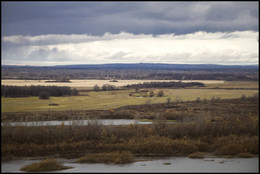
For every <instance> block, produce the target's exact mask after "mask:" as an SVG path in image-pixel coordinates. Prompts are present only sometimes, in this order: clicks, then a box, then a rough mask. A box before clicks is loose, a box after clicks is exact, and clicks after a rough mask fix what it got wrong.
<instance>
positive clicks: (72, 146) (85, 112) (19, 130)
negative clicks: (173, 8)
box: [1, 67, 259, 171]
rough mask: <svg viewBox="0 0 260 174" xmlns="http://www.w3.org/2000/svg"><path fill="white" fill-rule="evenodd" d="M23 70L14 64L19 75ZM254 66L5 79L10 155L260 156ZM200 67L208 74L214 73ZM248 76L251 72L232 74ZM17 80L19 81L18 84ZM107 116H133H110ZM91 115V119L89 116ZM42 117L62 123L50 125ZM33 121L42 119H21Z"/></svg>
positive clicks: (113, 161) (125, 159)
mask: <svg viewBox="0 0 260 174" xmlns="http://www.w3.org/2000/svg"><path fill="white" fill-rule="evenodd" d="M26 68H27V69H28V67H26ZM26 68H25V69H22V72H25V71H27V70H26ZM32 69H33V68H32ZM20 70H21V69H19V68H18V69H15V68H14V69H13V71H11V68H10V67H9V68H8V71H10V72H9V75H10V74H12V75H13V77H17V76H15V73H17V72H19V71H20ZM30 71H32V70H31V69H30ZM60 71H61V70H60ZM93 71H94V70H93ZM129 71H130V72H133V71H131V70H128V71H127V72H129ZM234 71H235V70H234ZM252 71H253V70H250V71H245V72H244V73H241V70H240V71H239V73H238V72H237V71H235V72H236V73H234V72H229V71H227V72H226V71H224V72H223V73H229V76H220V77H222V78H219V80H216V79H214V80H209V79H207V80H205V78H204V80H196V78H195V76H194V77H193V80H186V81H185V80H179V79H172V80H154V79H145V80H127V79H118V78H116V77H117V76H111V77H110V78H111V79H117V80H100V79H98V80H91V81H89V79H85V80H82V81H81V85H80V86H78V84H77V83H78V82H77V83H76V82H75V81H74V79H69V81H70V83H68V82H64V81H63V82H62V81H59V82H57V78H56V79H55V78H52V79H48V81H55V80H56V81H55V82H53V83H48V82H45V81H43V80H42V79H40V80H36V81H38V82H39V81H41V82H39V83H43V84H44V85H41V84H37V85H36V84H34V85H33V86H32V84H30V83H31V82H32V80H30V78H33V76H32V75H30V78H29V77H26V76H24V77H23V79H20V78H18V79H17V80H2V90H1V92H2V103H1V108H2V111H1V122H2V124H1V152H2V153H1V157H2V161H5V162H8V161H10V162H11V161H15V160H22V159H28V158H29V159H37V160H38V161H39V159H41V160H42V161H41V162H39V163H37V164H28V166H23V167H22V168H21V170H22V171H37V170H38V171H45V169H42V168H46V170H47V171H55V170H62V169H65V168H66V166H63V165H62V164H60V162H59V160H60V159H68V160H72V161H73V163H78V164H86V165H88V164H91V163H104V164H106V165H118V164H124V165H127V164H134V163H138V162H140V161H142V160H143V159H144V158H145V159H146V161H147V159H148V161H149V160H151V159H153V158H159V159H164V158H170V157H179V158H183V157H186V158H189V159H194V160H196V159H208V158H214V159H215V158H225V159H231V158H234V159H236V158H239V159H241V158H246V159H247V158H248V159H258V154H259V96H258V81H256V80H255V79H256V78H258V74H256V72H252ZM62 72H64V73H65V72H67V71H65V70H64V71H62ZM69 72H70V73H72V74H73V72H74V71H73V70H70V71H69ZM95 72H98V70H96V71H95ZM107 72H108V74H113V73H115V72H116V71H115V70H107ZM120 72H121V74H124V73H123V70H121V71H120ZM152 72H153V73H154V71H152ZM194 72H195V73H194V74H200V76H199V77H201V78H200V79H203V77H208V76H210V75H209V74H212V72H208V73H207V71H203V73H201V71H199V72H198V71H195V70H194ZM59 73H61V72H59ZM149 73H150V72H149V71H148V72H147V74H149ZM168 73H169V72H168ZM171 73H172V72H171ZM183 73H184V75H186V76H187V72H183ZM25 74H26V73H25ZM130 74H131V73H130ZM189 74H191V73H189ZM237 74H239V76H238V75H237ZM249 74H250V75H249ZM4 75H5V73H4V74H3V75H2V78H3V77H4ZM36 75H39V76H40V75H42V76H43V75H44V73H43V74H36ZM45 75H46V74H45ZM66 75H67V74H66ZM207 75H208V76H207ZM253 75H254V76H253ZM121 76H122V75H121ZM147 76H148V75H147ZM242 76H243V77H244V78H246V77H248V79H247V80H232V81H230V78H231V77H233V79H235V78H238V77H242ZM37 77H38V76H37ZM104 77H107V76H104ZM9 78H10V77H9ZM24 78H25V79H26V78H27V79H28V80H25V79H24ZM194 78H195V79H194ZM226 78H228V79H226ZM67 80H68V78H67ZM14 81H17V82H19V84H18V83H17V84H15V83H11V84H10V82H14ZM46 81H47V80H46ZM116 81H117V82H116ZM121 81H123V83H121ZM101 82H102V83H101ZM74 83H76V84H75V85H73V84H74ZM46 84H48V85H46ZM56 84H58V85H56ZM89 84H91V85H89ZM54 86H55V87H54ZM17 91H19V92H17ZM43 91H44V92H45V93H44V95H43V94H42V92H43ZM64 91H66V92H64ZM104 119H110V120H112V121H113V120H131V121H133V122H131V123H129V124H113V123H112V121H111V123H110V124H102V121H101V120H104ZM85 120H89V121H88V122H87V123H84V124H83V122H84V121H85ZM42 121H56V123H55V124H46V125H43V124H41V122H42ZM66 121H70V123H71V124H66ZM14 122H15V124H14V125H13V124H12V123H14ZM29 122H33V123H34V124H32V125H31V126H28V125H23V124H19V123H29ZM147 122H149V124H141V123H147ZM61 161H62V160H61ZM164 165H165V166H168V165H171V163H169V162H168V163H167V162H165V164H164ZM48 167H50V169H48ZM67 167H68V166H67ZM35 168H36V169H35ZM37 168H38V169H37ZM64 171H66V170H64ZM68 171H69V168H68Z"/></svg>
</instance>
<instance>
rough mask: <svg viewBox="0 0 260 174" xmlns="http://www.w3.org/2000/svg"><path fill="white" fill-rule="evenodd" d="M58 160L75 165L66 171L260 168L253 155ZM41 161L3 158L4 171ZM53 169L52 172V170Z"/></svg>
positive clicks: (171, 170) (247, 169)
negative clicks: (127, 160) (102, 161)
mask: <svg viewBox="0 0 260 174" xmlns="http://www.w3.org/2000/svg"><path fill="white" fill-rule="evenodd" d="M58 160H59V161H61V162H62V163H63V165H65V166H70V167H73V168H71V169H67V170H60V171H55V173H66V172H71V173H73V172H75V173H76V172H77V173H80V172H84V173H87V172H91V173H94V172H110V173H123V172H136V173H137V172H139V173H142V172H149V173H150V172H151V173H152V172H168V173H169V172H206V173H210V172H259V157H254V158H204V159H191V158H187V157H168V158H152V159H149V160H146V161H139V162H134V163H131V164H124V165H111V164H79V163H74V161H75V159H74V160H73V159H70V160H69V159H62V158H59V159H58ZM33 162H39V160H14V161H10V162H2V163H1V165H2V167H1V172H21V171H19V169H20V168H21V167H23V166H25V165H27V164H31V163H33ZM51 173H53V172H51Z"/></svg>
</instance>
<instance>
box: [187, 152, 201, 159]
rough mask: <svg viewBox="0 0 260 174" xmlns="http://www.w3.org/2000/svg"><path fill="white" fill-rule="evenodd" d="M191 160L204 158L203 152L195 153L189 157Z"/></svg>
mask: <svg viewBox="0 0 260 174" xmlns="http://www.w3.org/2000/svg"><path fill="white" fill-rule="evenodd" d="M188 157H189V158H204V153H203V152H193V153H191V154H190V155H189V156H188Z"/></svg>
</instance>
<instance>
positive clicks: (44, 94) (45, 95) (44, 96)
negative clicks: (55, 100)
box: [39, 91, 50, 100]
mask: <svg viewBox="0 0 260 174" xmlns="http://www.w3.org/2000/svg"><path fill="white" fill-rule="evenodd" d="M49 98H50V94H49V93H48V92H46V91H41V92H40V93H39V99H45V100H48V99H49Z"/></svg>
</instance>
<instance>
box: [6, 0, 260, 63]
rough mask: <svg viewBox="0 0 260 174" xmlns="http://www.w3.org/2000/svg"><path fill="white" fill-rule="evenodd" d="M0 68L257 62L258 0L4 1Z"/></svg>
mask: <svg viewBox="0 0 260 174" xmlns="http://www.w3.org/2000/svg"><path fill="white" fill-rule="evenodd" d="M1 8H2V9H1V19H2V20H1V22H2V23H1V24H2V25H1V42H2V48H1V49H2V51H1V60H2V64H3V65H11V64H12V65H42V66H44V65H66V64H104V63H173V64H174V63H178V64H179V63H185V64H198V63H199V64H204V63H207V64H208V63H210V64H229V65H230V64H235V65H248V64H258V57H259V51H258V48H259V22H258V21H259V2H258V1H244V2H242V1H236V2H231V1H230V2H227V1H222V2H221V1H220V2H218V1H216V2H211V1H207V2H203V1H198V2H196V1H187V2H185V1H183V2H182V1H178V2H174V1H172V2H171V1H165V2H160V1H150V2H149V1H143V2H137V1H133V2H131V1H128V2H125V1H122V2H118V1H115V2H113V1H108V2H106V1H103V2H102V1H96V2H94V1H93V2H90V1H89V2H82V1H81V2H80V1H78V2H73V1H71V2H68V1H64V2H61V1H59V2H50V1H46V2H40V1H39V2H37V1H35V2H29V1H28V2H8V1H6V2H5V1H1Z"/></svg>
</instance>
